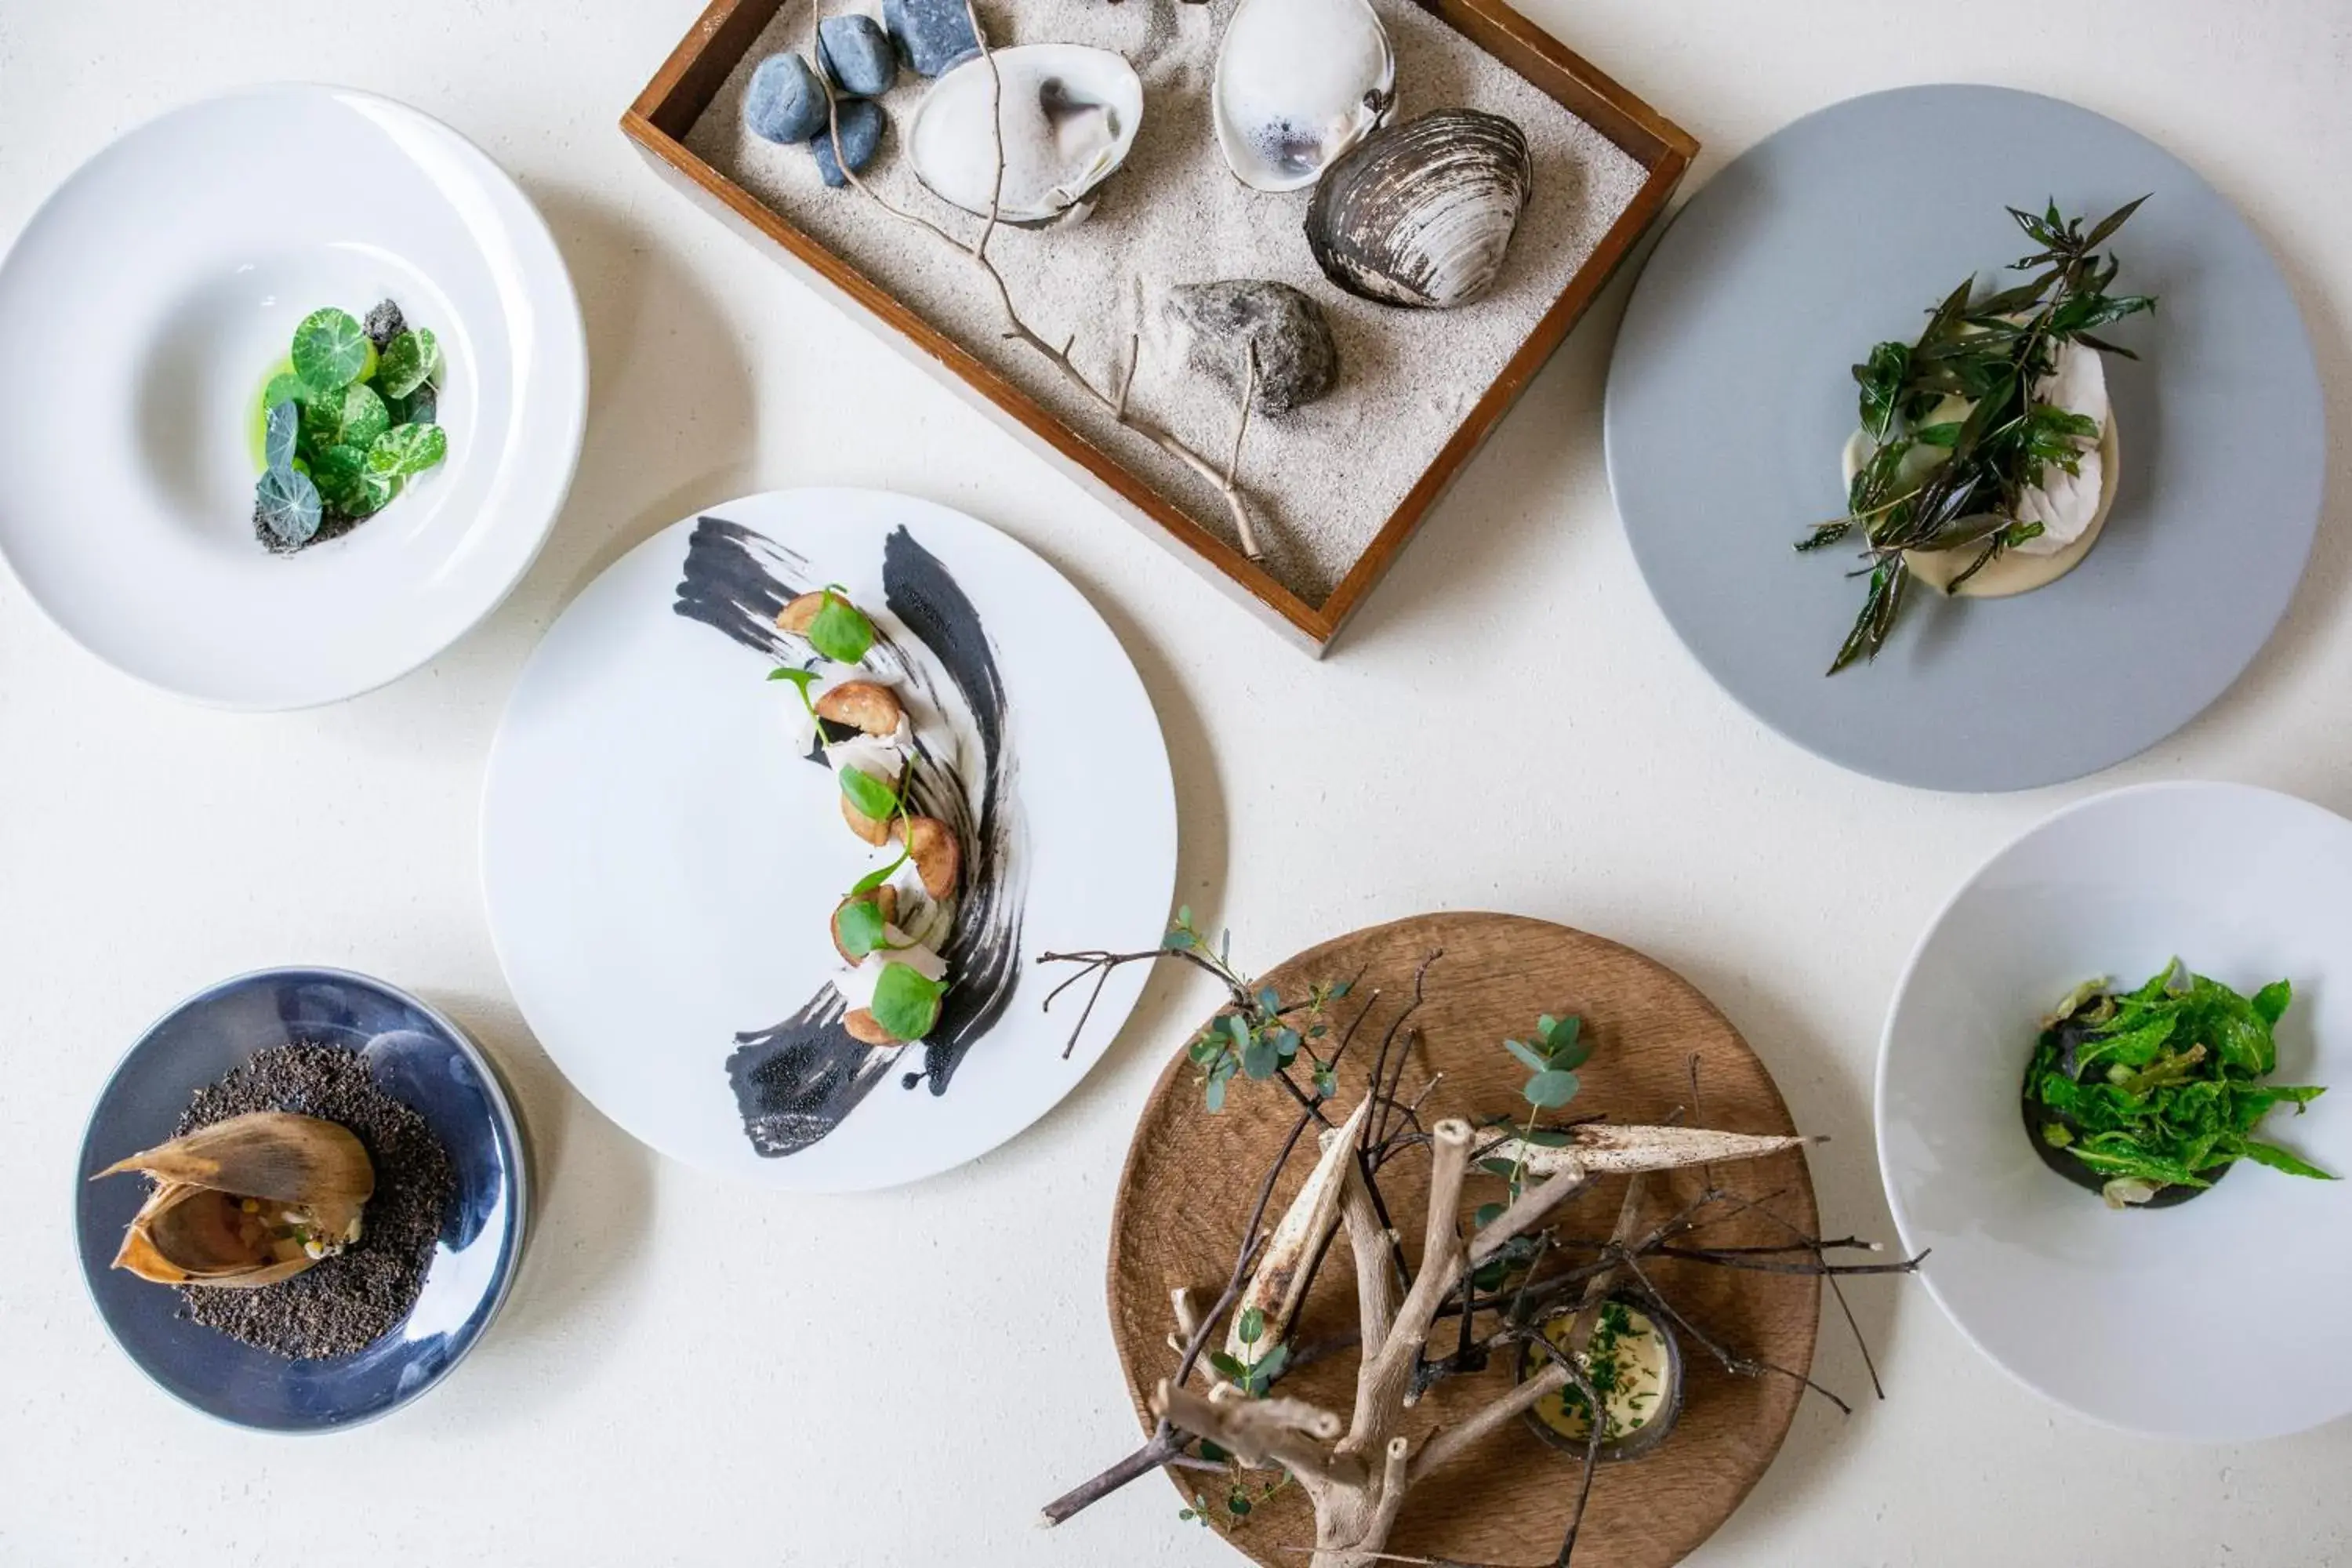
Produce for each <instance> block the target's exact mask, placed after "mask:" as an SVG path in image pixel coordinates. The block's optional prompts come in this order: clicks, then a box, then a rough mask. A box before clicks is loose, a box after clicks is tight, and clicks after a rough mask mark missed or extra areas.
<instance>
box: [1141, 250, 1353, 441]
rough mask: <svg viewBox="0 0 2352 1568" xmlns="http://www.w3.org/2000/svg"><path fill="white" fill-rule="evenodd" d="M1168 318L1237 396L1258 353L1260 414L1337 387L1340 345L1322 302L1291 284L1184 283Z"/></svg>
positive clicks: (1192, 353) (1205, 368) (1188, 351)
mask: <svg viewBox="0 0 2352 1568" xmlns="http://www.w3.org/2000/svg"><path fill="white" fill-rule="evenodd" d="M1167 310H1168V319H1169V321H1170V323H1171V325H1172V326H1173V327H1175V329H1176V331H1177V333H1178V335H1179V336H1180V337H1181V338H1182V339H1183V341H1184V355H1185V358H1186V360H1187V361H1189V362H1190V363H1191V364H1192V368H1193V369H1194V370H1197V371H1199V372H1201V373H1202V374H1204V375H1210V376H1213V377H1215V378H1216V379H1217V380H1218V381H1220V382H1222V383H1223V384H1224V385H1225V387H1226V388H1227V389H1228V390H1229V391H1231V392H1232V393H1233V395H1234V396H1235V397H1239V396H1240V395H1241V394H1242V388H1243V386H1244V385H1245V384H1247V381H1248V376H1249V368H1248V357H1247V356H1248V355H1249V354H1250V353H1255V354H1256V356H1257V395H1255V397H1253V398H1252V399H1251V400H1250V405H1251V406H1252V407H1254V408H1255V409H1256V410H1257V411H1258V412H1259V413H1260V414H1287V413H1288V412H1290V410H1292V409H1294V408H1296V407H1297V406H1298V405H1301V404H1303V403H1312V402H1314V401H1315V400H1316V399H1317V398H1318V397H1320V396H1322V395H1324V394H1325V393H1327V392H1328V391H1330V390H1331V386H1332V384H1333V383H1335V382H1337V381H1338V380H1339V346H1338V345H1337V344H1335V343H1334V342H1332V341H1331V328H1330V326H1329V324H1328V322H1326V321H1324V319H1323V308H1322V307H1321V306H1320V305H1318V304H1317V303H1316V302H1315V301H1314V300H1310V299H1308V298H1307V296H1306V295H1304V294H1302V293H1300V292H1299V291H1298V290H1297V289H1293V288H1292V287H1291V286H1290V285H1289V284H1287V283H1272V282H1264V281H1259V280H1256V279H1229V280H1227V281H1225V282H1223V283H1183V284H1179V285H1178V286H1176V287H1175V288H1173V289H1170V290H1169V291H1168V307H1167Z"/></svg>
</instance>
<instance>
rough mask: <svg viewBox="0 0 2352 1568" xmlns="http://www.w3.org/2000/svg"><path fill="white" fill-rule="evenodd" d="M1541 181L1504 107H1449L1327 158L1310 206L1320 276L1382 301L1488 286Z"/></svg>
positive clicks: (1427, 301)
mask: <svg viewBox="0 0 2352 1568" xmlns="http://www.w3.org/2000/svg"><path fill="white" fill-rule="evenodd" d="M1534 189H1535V165H1534V163H1532V162H1531V161H1530V160H1529V159H1528V139H1527V136H1526V135H1525V134H1524V133H1523V132H1521V131H1520V130H1519V128H1518V127H1517V125H1514V124H1513V123H1511V121H1507V120H1506V119H1504V118H1503V117H1502V116H1501V115H1499V114H1486V113H1483V112H1481V111H1479V110H1474V109H1445V110H1438V111H1437V112H1436V113H1434V114H1424V115H1423V116H1422V117H1421V118H1420V119H1418V120H1414V121H1408V122H1407V123H1405V124H1402V125H1399V126H1395V127H1392V128H1391V129H1390V130H1386V131H1382V132H1379V133H1378V134H1376V135H1374V136H1373V137H1371V138H1370V140H1369V141H1367V142H1363V143H1362V144H1361V145H1360V146H1359V147H1357V148H1356V149H1355V150H1354V151H1353V152H1351V153H1349V154H1348V155H1347V156H1346V157H1344V158H1341V159H1340V160H1339V162H1338V163H1334V164H1333V165H1331V167H1330V169H1329V170H1328V172H1326V173H1325V174H1324V176H1323V182H1322V184H1318V186H1316V187H1315V197H1314V200H1313V201H1311V202H1310V203H1308V204H1307V247H1308V248H1309V249H1311V250H1312V251H1313V252H1314V254H1315V260H1316V262H1317V263H1318V265H1319V266H1320V267H1321V268H1323V272H1324V275H1325V276H1326V277H1328V278H1329V279H1331V281H1333V282H1334V283H1337V284H1338V285H1339V287H1340V288H1342V289H1347V290H1348V291H1349V293H1351V294H1360V295H1361V296H1362V297H1363V298H1365V299H1367V300H1377V301H1379V302H1380V303H1381V304H1384V305H1402V306H1409V307H1412V308H1416V309H1423V310H1431V309H1444V308H1445V307H1448V306H1453V305H1461V304H1466V303H1468V302H1469V301H1470V300H1475V299H1476V298H1478V297H1479V296H1480V295H1481V294H1484V293H1485V292H1486V290H1487V289H1489V288H1490V287H1492V286H1493V284H1494V281H1495V279H1496V276H1497V275H1498V274H1499V273H1500V272H1501V271H1502V269H1503V257H1504V253H1505V252H1506V251H1507V249H1508V248H1509V247H1510V243H1511V233H1512V231H1513V230H1514V229H1516V228H1517V226H1518V222H1519V214H1520V213H1521V212H1522V211H1524V210H1525V209H1526V207H1527V205H1528V196H1529V195H1531V194H1532V193H1533V191H1534Z"/></svg>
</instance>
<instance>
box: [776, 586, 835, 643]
mask: <svg viewBox="0 0 2352 1568" xmlns="http://www.w3.org/2000/svg"><path fill="white" fill-rule="evenodd" d="M823 608H824V589H822V588H820V589H818V590H817V591H816V592H815V593H814V594H803V595H801V596H800V597H799V598H797V599H794V600H793V602H792V603H791V604H789V605H785V606H784V607H783V608H782V609H781V610H778V611H777V612H776V629H777V630H778V631H780V632H791V633H792V634H793V636H795V637H806V636H808V629H809V623H810V622H812V621H814V620H815V619H816V613H817V612H818V611H819V610H821V609H823Z"/></svg>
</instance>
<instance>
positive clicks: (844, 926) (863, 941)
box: [833, 899, 889, 959]
mask: <svg viewBox="0 0 2352 1568" xmlns="http://www.w3.org/2000/svg"><path fill="white" fill-rule="evenodd" d="M833 929H834V933H835V935H836V936H838V937H840V938H841V946H842V951H843V952H846V953H848V954H849V956H850V957H851V958H853V959H858V958H863V957H865V956H866V954H867V953H869V952H879V951H880V950H881V948H882V947H883V945H884V942H885V933H886V932H887V930H888V929H889V928H888V926H887V924H886V923H885V922H884V921H883V919H882V910H881V909H880V908H879V907H878V906H877V904H876V903H875V902H874V900H872V899H852V900H849V901H848V902H847V903H845V904H844V905H842V906H841V910H840V912H839V913H838V914H836V915H835V916H834V917H833Z"/></svg>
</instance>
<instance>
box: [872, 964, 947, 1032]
mask: <svg viewBox="0 0 2352 1568" xmlns="http://www.w3.org/2000/svg"><path fill="white" fill-rule="evenodd" d="M947 989H948V988H947V986H946V984H944V983H943V982H940V981H937V980H933V979H931V978H930V977H929V976H928V975H926V974H924V973H922V971H920V970H919V969H917V968H915V967H914V966H913V965H912V964H908V963H886V964H884V965H883V966H882V973H881V974H880V975H879V976H878V977H877V979H876V981H875V983H874V1001H873V1005H871V1006H870V1007H869V1008H868V1009H867V1011H869V1012H871V1013H872V1014H873V1015H874V1021H875V1022H876V1023H877V1024H879V1025H881V1026H883V1027H884V1028H886V1029H887V1030H889V1031H890V1033H891V1034H893V1035H895V1036H897V1037H898V1038H899V1039H902V1040H919V1039H921V1038H922V1037H924V1036H926V1035H928V1034H929V1033H930V1032H931V1029H932V1028H933V1026H936V1025H937V1024H938V1023H939V1021H940V998H941V997H943V996H945V995H946V994H947Z"/></svg>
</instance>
